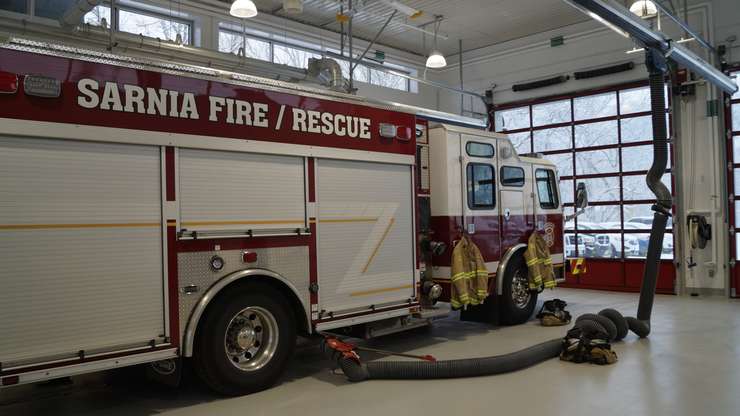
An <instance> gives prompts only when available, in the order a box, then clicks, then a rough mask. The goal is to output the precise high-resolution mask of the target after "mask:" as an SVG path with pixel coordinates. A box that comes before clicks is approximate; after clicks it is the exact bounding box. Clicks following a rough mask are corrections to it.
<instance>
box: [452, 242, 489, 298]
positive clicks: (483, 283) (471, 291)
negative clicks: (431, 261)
mask: <svg viewBox="0 0 740 416" xmlns="http://www.w3.org/2000/svg"><path fill="white" fill-rule="evenodd" d="M450 274H451V275H452V276H451V280H452V282H451V283H452V284H451V286H452V294H451V299H450V303H451V304H452V307H453V308H454V309H460V308H465V307H467V306H468V305H480V304H481V303H483V301H484V300H485V299H486V298H487V297H488V269H486V263H485V261H483V256H482V255H481V254H480V250H478V247H477V246H476V245H475V244H474V243H473V242H472V241H471V240H470V237H469V236H468V235H467V234H465V235H463V237H462V238H461V239H460V241H459V242H458V243H457V245H456V246H455V249H454V250H452V270H451V273H450Z"/></svg>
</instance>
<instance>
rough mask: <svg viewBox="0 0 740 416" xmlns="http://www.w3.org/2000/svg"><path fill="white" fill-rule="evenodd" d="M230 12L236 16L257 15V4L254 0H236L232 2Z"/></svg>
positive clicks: (245, 17)
mask: <svg viewBox="0 0 740 416" xmlns="http://www.w3.org/2000/svg"><path fill="white" fill-rule="evenodd" d="M229 14H230V15H232V16H234V17H240V18H242V19H248V18H250V17H254V16H257V6H255V5H254V2H253V1H252V0H234V2H233V3H231V9H229Z"/></svg>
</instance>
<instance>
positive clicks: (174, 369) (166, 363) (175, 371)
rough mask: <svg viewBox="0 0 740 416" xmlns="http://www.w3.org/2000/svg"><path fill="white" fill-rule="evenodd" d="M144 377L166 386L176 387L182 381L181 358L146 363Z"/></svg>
mask: <svg viewBox="0 0 740 416" xmlns="http://www.w3.org/2000/svg"><path fill="white" fill-rule="evenodd" d="M145 366H146V378H147V379H149V380H151V381H154V382H156V383H159V384H163V385H165V386H168V387H178V386H179V385H180V381H182V366H183V361H182V358H171V359H169V360H162V361H155V362H153V363H149V364H146V365H145Z"/></svg>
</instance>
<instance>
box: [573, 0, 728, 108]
mask: <svg viewBox="0 0 740 416" xmlns="http://www.w3.org/2000/svg"><path fill="white" fill-rule="evenodd" d="M563 1H565V2H566V3H568V4H570V5H572V6H573V7H575V8H576V9H578V10H580V11H582V12H583V13H585V14H587V15H588V16H590V17H592V18H593V19H595V20H597V21H599V22H601V23H603V24H604V25H606V26H607V27H609V28H611V29H614V30H616V31H617V32H618V33H620V34H622V35H624V34H628V35H629V36H631V37H632V39H634V40H635V41H636V42H637V43H639V44H641V45H642V46H643V47H648V48H653V49H655V50H657V51H659V52H660V53H662V54H663V55H664V56H666V57H667V58H670V59H672V60H674V61H675V62H677V63H678V64H680V65H683V66H684V67H686V68H688V69H690V70H692V71H694V72H695V73H697V74H698V75H700V76H702V77H703V78H704V79H706V80H707V81H709V82H710V83H712V84H714V85H715V86H716V87H717V88H719V89H721V90H722V91H724V92H726V93H728V94H734V93H735V92H736V91H737V89H738V87H737V84H735V82H734V81H733V80H732V79H731V78H730V77H728V76H727V75H725V74H723V73H722V71H720V70H718V69H717V68H715V67H714V66H713V65H712V64H710V63H709V62H707V61H705V60H704V59H702V58H701V57H699V56H697V55H696V54H694V53H693V52H691V51H690V50H688V49H687V48H685V47H683V46H681V45H679V44H678V43H677V42H674V41H673V40H672V39H670V38H669V37H667V36H666V35H664V34H663V33H661V32H657V31H655V30H653V29H651V28H650V27H648V25H647V24H646V23H645V22H643V20H642V19H640V18H639V17H637V16H635V15H634V14H633V13H631V12H630V11H629V10H628V9H626V8H625V7H624V6H622V5H621V4H619V3H616V2H614V1H612V0H563Z"/></svg>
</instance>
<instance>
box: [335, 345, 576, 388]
mask: <svg viewBox="0 0 740 416" xmlns="http://www.w3.org/2000/svg"><path fill="white" fill-rule="evenodd" d="M562 343H563V340H562V339H560V338H558V339H553V340H550V341H546V342H543V343H541V344H537V345H533V346H531V347H528V348H525V349H523V350H519V351H515V352H512V353H509V354H503V355H494V356H492V357H483V358H465V359H460V360H446V361H437V362H429V361H374V362H369V363H366V364H362V363H359V362H357V361H356V360H354V359H352V358H348V357H340V358H339V360H338V363H339V367H340V368H341V369H342V371H343V372H344V374H345V375H346V376H347V378H348V379H349V380H350V381H363V380H368V379H402V380H411V379H439V378H461V377H476V376H486V375H493V374H501V373H508V372H512V371H517V370H521V369H523V368H526V367H530V366H532V365H534V364H537V363H540V362H542V361H545V360H549V359H550V358H555V357H557V356H558V355H560V351H561V349H562Z"/></svg>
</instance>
